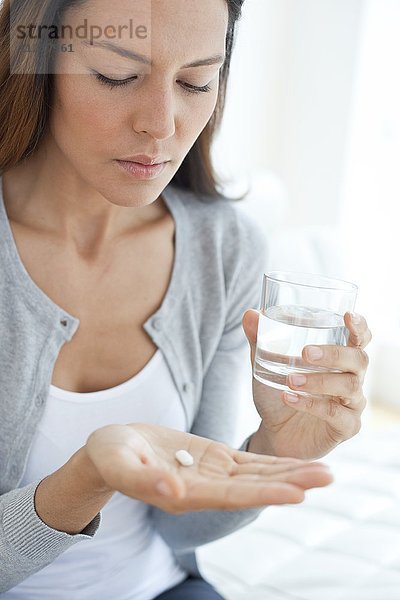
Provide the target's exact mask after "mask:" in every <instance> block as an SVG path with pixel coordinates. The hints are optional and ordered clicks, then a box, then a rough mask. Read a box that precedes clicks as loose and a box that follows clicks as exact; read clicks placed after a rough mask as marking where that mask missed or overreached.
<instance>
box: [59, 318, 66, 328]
mask: <svg viewBox="0 0 400 600" xmlns="http://www.w3.org/2000/svg"><path fill="white" fill-rule="evenodd" d="M60 323H61V325H62V326H63V327H66V326H67V325H68V320H67V319H60Z"/></svg>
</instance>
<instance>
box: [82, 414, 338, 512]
mask: <svg viewBox="0 0 400 600" xmlns="http://www.w3.org/2000/svg"><path fill="white" fill-rule="evenodd" d="M86 449H87V452H88V455H89V457H90V459H91V460H92V462H93V464H94V465H95V467H96V468H97V470H98V472H99V473H100V475H101V477H102V479H103V480H104V482H105V484H106V485H107V486H108V487H109V488H110V489H112V490H115V491H119V492H121V493H123V494H125V495H127V496H131V497H132V498H136V499H138V500H141V501H143V502H146V503H149V504H153V505H154V506H157V507H158V508H161V509H162V510H165V511H167V512H170V513H173V514H180V513H184V512H188V511H199V510H208V509H221V510H230V509H231V510H235V509H241V508H248V507H254V506H265V505H270V504H284V503H297V502H301V501H302V500H304V490H306V489H308V488H312V487H321V486H325V485H328V484H329V483H331V481H332V476H331V474H330V472H329V470H328V469H327V468H326V467H325V466H324V465H322V464H319V463H310V462H307V461H303V460H300V459H292V458H286V457H285V458H277V457H275V456H265V455H262V454H255V453H251V452H242V451H239V450H235V449H233V448H230V447H229V446H227V445H226V444H223V443H221V442H216V441H213V440H210V439H208V438H204V437H200V436H197V435H194V434H191V433H186V432H182V431H178V430H175V429H170V428H167V427H161V426H158V425H152V424H147V423H132V424H129V425H108V426H106V427H103V428H101V429H98V430H97V431H95V432H94V433H93V434H91V436H89V438H88V441H87V443H86ZM179 449H184V450H187V451H188V452H189V453H190V454H191V455H192V456H193V458H194V464H193V465H192V466H189V467H187V466H182V465H181V464H180V463H178V461H177V460H176V458H175V452H176V451H177V450H179ZM160 480H161V481H163V482H166V483H167V484H168V485H169V486H170V488H171V491H172V495H169V496H166V495H163V494H160V492H158V491H157V489H156V484H157V482H159V481H160Z"/></svg>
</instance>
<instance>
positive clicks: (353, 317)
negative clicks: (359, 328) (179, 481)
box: [351, 312, 361, 325]
mask: <svg viewBox="0 0 400 600" xmlns="http://www.w3.org/2000/svg"><path fill="white" fill-rule="evenodd" d="M351 320H352V321H353V323H354V325H359V324H360V323H361V316H360V315H359V314H357V313H353V312H352V313H351Z"/></svg>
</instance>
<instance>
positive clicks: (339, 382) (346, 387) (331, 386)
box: [287, 373, 363, 409]
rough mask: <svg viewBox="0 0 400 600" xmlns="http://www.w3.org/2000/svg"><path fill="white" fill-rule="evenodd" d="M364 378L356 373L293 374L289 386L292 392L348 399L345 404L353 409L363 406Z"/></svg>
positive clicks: (289, 379) (289, 377) (288, 379)
mask: <svg viewBox="0 0 400 600" xmlns="http://www.w3.org/2000/svg"><path fill="white" fill-rule="evenodd" d="M362 384H363V378H361V377H360V376H359V375H357V374H356V373H307V374H306V373H291V374H290V375H289V376H288V378H287V386H288V387H290V388H291V389H292V390H295V391H301V392H308V393H309V394H315V395H318V396H321V395H326V396H333V397H336V398H337V397H341V398H343V399H346V400H345V402H344V403H342V404H344V405H345V406H348V407H350V408H352V409H359V408H361V406H362V404H363V394H362Z"/></svg>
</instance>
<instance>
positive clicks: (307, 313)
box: [253, 271, 358, 395]
mask: <svg viewBox="0 0 400 600" xmlns="http://www.w3.org/2000/svg"><path fill="white" fill-rule="evenodd" d="M357 290H358V288H357V286H356V285H355V284H354V283H350V282H347V281H341V280H340V279H332V278H330V277H324V276H323V275H315V274H312V273H295V272H288V271H271V272H269V273H266V274H265V275H264V279H263V287H262V296H261V307H260V311H261V312H260V316H259V321H258V332H257V344H256V352H255V358H254V365H253V375H254V377H255V379H257V380H258V381H260V382H261V383H264V384H265V385H268V386H271V387H273V388H276V389H278V390H283V391H291V388H289V387H288V386H287V385H286V381H287V379H286V378H287V376H288V375H290V374H291V373H316V372H320V371H324V372H331V373H338V372H339V373H340V371H338V370H336V369H329V368H326V367H318V366H313V365H311V364H310V363H307V362H305V361H304V360H303V359H302V350H303V348H304V346H308V345H310V344H312V345H325V344H336V345H341V346H345V345H347V342H348V336H349V331H348V329H347V328H346V326H345V324H344V319H343V317H344V314H345V313H346V312H347V311H354V305H355V302H356V297H357ZM296 393H297V394H300V395H307V393H306V392H300V391H299V390H296Z"/></svg>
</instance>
